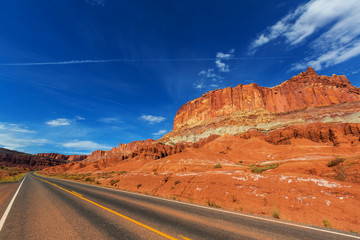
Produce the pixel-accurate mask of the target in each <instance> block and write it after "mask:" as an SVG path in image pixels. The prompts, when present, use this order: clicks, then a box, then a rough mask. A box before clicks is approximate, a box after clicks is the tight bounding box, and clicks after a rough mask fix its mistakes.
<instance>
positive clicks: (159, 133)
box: [152, 130, 167, 137]
mask: <svg viewBox="0 0 360 240" xmlns="http://www.w3.org/2000/svg"><path fill="white" fill-rule="evenodd" d="M166 132H167V131H166V130H159V131H157V132H154V133H153V134H152V135H154V136H155V137H159V136H162V135H164V134H165V133H166Z"/></svg>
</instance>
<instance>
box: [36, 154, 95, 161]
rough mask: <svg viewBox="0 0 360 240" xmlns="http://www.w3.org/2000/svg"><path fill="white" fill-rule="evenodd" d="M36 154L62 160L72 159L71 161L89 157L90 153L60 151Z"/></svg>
mask: <svg viewBox="0 0 360 240" xmlns="http://www.w3.org/2000/svg"><path fill="white" fill-rule="evenodd" d="M35 156H41V157H48V158H53V159H57V160H62V161H70V162H76V161H82V160H84V159H85V158H87V157H88V155H64V154H59V153H38V154H35Z"/></svg>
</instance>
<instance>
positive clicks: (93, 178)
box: [85, 177, 95, 182]
mask: <svg viewBox="0 0 360 240" xmlns="http://www.w3.org/2000/svg"><path fill="white" fill-rule="evenodd" d="M85 181H86V182H95V177H86V178H85Z"/></svg>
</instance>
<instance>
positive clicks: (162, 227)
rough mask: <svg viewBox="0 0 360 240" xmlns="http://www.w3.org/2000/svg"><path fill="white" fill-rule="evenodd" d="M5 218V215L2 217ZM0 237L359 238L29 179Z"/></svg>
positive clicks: (347, 234)
mask: <svg viewBox="0 0 360 240" xmlns="http://www.w3.org/2000/svg"><path fill="white" fill-rule="evenodd" d="M2 219H3V216H2ZM0 239H326V240H330V239H360V237H359V236H355V235H350V234H349V233H346V232H341V231H331V230H328V229H325V228H317V227H313V226H308V225H300V224H296V223H292V222H283V221H276V220H274V219H271V218H262V217H258V216H253V215H246V214H238V213H234V212H228V211H224V210H222V209H213V208H208V207H204V206H199V205H193V204H188V203H181V202H178V201H172V200H167V199H161V198H156V197H151V196H146V195H140V194H134V193H128V192H123V191H118V190H114V189H107V188H102V187H97V186H93V185H86V184H81V183H75V182H70V181H64V180H58V179H50V178H44V177H39V176H36V175H34V174H33V173H30V174H28V175H27V176H26V178H25V180H24V181H23V183H22V185H20V189H19V191H18V194H17V196H16V198H15V200H14V201H13V204H12V207H11V209H10V210H9V212H8V216H7V218H6V220H5V222H4V224H3V227H2V229H1V230H0Z"/></svg>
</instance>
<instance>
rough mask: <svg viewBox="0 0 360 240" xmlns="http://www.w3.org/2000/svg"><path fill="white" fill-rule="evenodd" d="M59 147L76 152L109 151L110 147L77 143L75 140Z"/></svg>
mask: <svg viewBox="0 0 360 240" xmlns="http://www.w3.org/2000/svg"><path fill="white" fill-rule="evenodd" d="M61 146H63V147H65V148H71V149H76V150H77V151H81V150H89V151H94V150H97V149H102V150H108V149H111V147H110V146H107V145H103V144H99V143H96V142H93V141H79V140H77V139H75V140H72V141H69V142H65V143H62V144H61Z"/></svg>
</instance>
